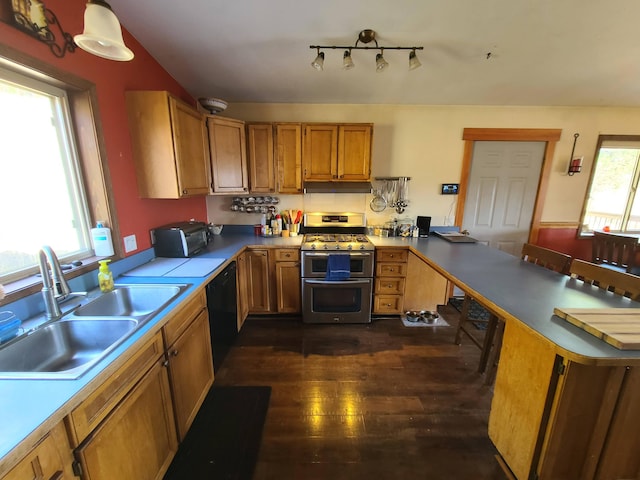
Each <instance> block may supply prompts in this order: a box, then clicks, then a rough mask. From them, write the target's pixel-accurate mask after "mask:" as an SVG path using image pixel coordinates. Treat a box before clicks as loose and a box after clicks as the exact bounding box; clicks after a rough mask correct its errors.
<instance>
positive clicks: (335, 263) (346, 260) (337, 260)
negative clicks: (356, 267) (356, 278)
mask: <svg viewBox="0 0 640 480" xmlns="http://www.w3.org/2000/svg"><path fill="white" fill-rule="evenodd" d="M350 276H351V260H350V256H349V254H330V255H329V258H328V260H327V274H326V275H325V277H324V279H325V280H346V279H348V278H349V277H350Z"/></svg>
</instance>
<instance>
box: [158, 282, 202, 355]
mask: <svg viewBox="0 0 640 480" xmlns="http://www.w3.org/2000/svg"><path fill="white" fill-rule="evenodd" d="M206 306H207V296H206V294H205V292H204V289H202V290H200V292H199V293H198V294H197V295H196V296H195V297H193V298H192V299H191V300H189V301H188V302H185V304H184V305H183V306H182V307H180V309H179V310H178V311H177V312H176V313H175V314H174V315H173V317H172V318H171V320H169V321H168V322H167V323H166V324H165V326H164V327H162V333H163V335H164V342H165V345H166V346H167V347H169V345H171V344H172V343H173V342H175V341H176V340H177V339H178V337H179V336H180V335H182V332H184V331H185V330H186V329H187V327H188V326H189V324H190V323H191V321H192V320H193V319H194V318H195V316H196V315H197V314H198V313H200V310H202V309H203V308H205V307H206Z"/></svg>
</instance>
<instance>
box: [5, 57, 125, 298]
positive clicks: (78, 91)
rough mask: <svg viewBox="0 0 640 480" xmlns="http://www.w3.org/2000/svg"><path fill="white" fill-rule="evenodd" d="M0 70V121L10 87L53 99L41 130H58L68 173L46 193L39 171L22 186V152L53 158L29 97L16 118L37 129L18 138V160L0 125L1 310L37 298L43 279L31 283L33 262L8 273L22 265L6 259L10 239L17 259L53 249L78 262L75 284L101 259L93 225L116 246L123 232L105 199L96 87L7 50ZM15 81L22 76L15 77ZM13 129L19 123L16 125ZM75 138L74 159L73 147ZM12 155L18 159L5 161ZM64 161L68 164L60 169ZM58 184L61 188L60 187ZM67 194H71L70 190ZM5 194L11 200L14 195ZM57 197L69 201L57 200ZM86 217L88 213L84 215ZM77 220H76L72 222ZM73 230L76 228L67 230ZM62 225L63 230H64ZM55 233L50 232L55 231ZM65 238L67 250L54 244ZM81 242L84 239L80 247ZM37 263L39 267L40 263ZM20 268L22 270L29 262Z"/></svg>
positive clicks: (64, 171)
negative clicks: (100, 223) (101, 224)
mask: <svg viewBox="0 0 640 480" xmlns="http://www.w3.org/2000/svg"><path fill="white" fill-rule="evenodd" d="M0 70H5V72H3V73H0V84H1V86H0V90H2V91H3V94H0V95H2V97H1V98H2V99H1V100H0V117H2V114H3V113H4V111H5V104H6V101H5V98H7V97H5V96H4V91H5V89H6V88H7V84H13V85H12V88H16V89H18V91H20V90H19V89H20V88H22V89H23V91H26V92H29V93H31V94H33V93H34V92H40V94H41V95H44V96H45V97H46V98H49V100H48V102H51V104H52V105H54V106H49V107H48V109H49V113H50V114H49V115H48V117H47V118H48V119H49V120H48V123H45V124H44V125H45V127H44V128H45V130H46V131H48V132H49V135H51V136H53V135H54V134H53V133H51V131H52V128H53V127H52V125H53V124H56V127H57V128H56V129H55V132H56V133H55V137H56V138H58V140H59V142H60V143H58V147H56V148H58V149H62V153H60V151H59V150H58V151H56V152H55V155H53V158H59V160H58V161H59V162H60V165H63V166H62V167H61V170H58V175H60V176H59V177H58V178H56V179H54V178H53V176H52V177H49V178H47V182H46V183H45V184H44V186H42V184H40V185H38V184H37V180H36V177H37V172H35V168H34V169H30V170H27V172H28V173H27V178H26V180H25V179H24V178H19V177H22V176H23V175H20V176H19V175H18V174H17V173H15V172H17V171H22V172H24V171H25V169H24V168H22V170H20V169H21V167H22V166H21V165H19V163H21V162H22V161H21V158H22V157H20V155H21V154H22V153H23V152H22V150H26V151H27V152H28V153H30V154H31V155H35V154H33V153H31V152H36V154H38V155H39V156H40V157H43V156H49V157H52V154H51V152H49V151H47V150H45V149H44V145H45V143H46V140H49V139H48V138H44V137H45V134H43V133H42V132H36V131H35V130H36V121H35V118H36V117H37V115H35V114H34V112H35V111H32V110H30V109H31V108H32V104H30V103H29V102H30V101H29V100H27V98H28V97H26V98H23V99H22V100H21V107H20V108H19V109H18V110H17V113H16V115H18V116H20V115H24V114H27V115H28V116H29V119H30V120H32V122H30V123H29V124H28V129H27V132H29V135H28V136H26V139H25V137H24V135H25V134H24V133H22V131H21V133H20V135H23V137H22V140H23V142H22V143H19V144H18V146H19V147H20V150H19V151H18V153H15V148H16V143H15V142H13V143H12V145H13V147H12V148H13V150H12V151H11V152H8V147H7V146H6V145H5V143H6V144H7V145H8V144H9V143H10V141H11V140H13V139H12V138H10V137H11V136H12V134H9V133H8V130H7V129H6V125H5V123H6V122H5V121H4V120H0V122H3V125H2V127H1V129H0V165H1V166H2V169H1V170H0V172H1V174H0V195H4V197H2V202H3V203H2V206H1V207H0V228H1V230H0V231H1V232H2V233H1V234H0V268H1V269H4V270H11V271H12V273H11V274H4V273H0V283H3V284H4V290H5V293H6V297H5V298H4V300H0V305H5V304H7V303H11V302H14V301H16V300H19V299H21V298H24V297H26V296H29V295H31V294H34V293H37V292H39V291H40V289H41V288H42V279H41V278H39V277H37V276H35V275H33V274H35V273H36V272H37V270H38V268H37V267H36V266H35V265H34V263H33V262H31V268H28V267H25V268H21V267H18V268H16V267H15V263H14V266H13V267H12V268H10V269H9V268H5V264H6V262H7V258H11V261H13V262H15V257H20V254H19V253H17V254H16V253H15V252H14V253H13V254H12V255H6V253H7V252H6V247H4V246H3V244H2V243H1V242H2V241H5V238H6V237H11V238H10V239H9V241H10V240H15V239H18V241H14V242H13V243H11V245H19V246H20V248H21V249H20V252H22V251H24V252H27V253H28V254H30V255H35V253H37V251H38V250H39V248H40V247H41V246H42V244H46V242H48V243H49V244H50V245H51V246H52V247H53V248H54V249H56V253H58V254H60V257H61V260H62V261H63V262H65V263H68V262H69V260H73V259H74V258H78V257H79V258H81V259H82V263H83V265H82V266H80V267H76V268H74V269H73V270H71V271H69V272H67V273H66V274H65V276H66V277H67V278H73V277H75V276H77V275H81V274H83V273H85V272H88V271H92V270H94V269H95V268H96V267H97V263H96V262H97V260H98V259H97V258H96V257H93V251H92V250H91V249H90V244H89V238H88V234H89V224H93V223H95V221H96V220H104V221H105V222H106V223H107V225H108V226H109V227H111V232H112V236H113V237H114V238H119V235H120V229H119V226H118V223H117V221H116V217H115V216H114V215H113V213H112V212H114V211H115V206H114V203H113V199H112V198H111V197H110V196H109V194H108V191H109V185H110V179H109V166H108V164H107V162H106V148H105V143H104V135H103V133H102V127H101V123H100V121H99V118H98V112H99V105H98V98H97V94H96V86H95V84H93V83H92V82H90V81H88V80H85V79H83V78H81V77H78V76H77V75H74V74H73V73H71V72H69V71H66V70H63V69H60V68H57V67H55V66H53V65H51V64H49V63H45V62H42V61H41V60H38V59H36V58H33V57H30V56H29V55H26V54H24V53H23V52H20V51H18V50H15V49H13V48H11V47H8V46H6V45H0ZM7 72H8V73H7ZM13 74H19V76H18V77H16V76H12V75H13ZM9 77H10V78H9ZM18 78H21V79H20V80H18ZM33 80H37V85H38V86H36V83H31V82H32V81H33ZM51 87H56V88H51ZM36 98H38V97H37V95H36ZM12 122H13V120H12ZM15 122H16V123H17V120H15ZM74 134H75V135H74ZM74 136H75V143H76V147H77V152H76V151H75V149H74V147H73V144H72V143H71V141H72V139H73V137H74ZM5 148H6V150H5ZM14 154H15V155H16V156H15V157H10V156H8V155H14ZM63 156H64V157H65V158H66V160H65V161H67V162H69V163H63V162H62V157H63ZM81 179H82V180H84V182H82V181H81ZM59 182H62V184H58V183H59ZM83 183H84V187H85V190H86V191H85V192H84V193H83V191H82V188H81V186H82V184H83ZM74 184H75V185H74ZM67 186H70V187H73V188H72V189H71V190H69V189H67ZM6 192H11V195H9V194H8V193H6ZM16 192H17V193H16ZM60 192H62V193H63V194H64V195H63V196H62V197H57V194H58V193H60ZM7 197H9V198H8V199H7ZM82 198H84V199H85V200H82ZM59 202H60V204H59ZM83 204H84V206H83ZM34 206H35V212H36V213H29V212H33V209H34ZM83 209H85V210H88V212H89V213H87V212H86V211H85V212H82V210H83ZM51 212H53V213H51ZM69 212H71V213H69ZM72 217H73V220H68V219H69V218H72ZM83 217H86V218H83ZM88 218H90V219H91V221H89V220H88ZM7 222H10V223H7ZM71 222H74V223H73V224H72V227H69V224H70V223H71ZM81 222H85V224H86V225H87V226H86V228H85V227H82V226H80V223H81ZM63 223H64V224H65V226H64V227H63V228H61V225H62V224H63ZM50 225H53V228H51V227H50ZM62 230H64V231H65V232H66V235H67V238H68V239H70V240H69V243H68V244H67V245H65V244H62V243H58V242H57V240H56V239H57V238H58V237H62V236H64V235H65V234H63V233H61V231H62ZM83 235H87V236H86V237H85V238H84V239H83V238H82V236H83ZM52 236H53V237H52ZM51 238H53V239H54V240H55V241H54V240H51ZM31 239H33V241H32V240H31ZM31 241H32V247H28V248H25V247H24V246H25V245H26V244H27V242H31ZM114 248H115V251H116V258H117V257H119V256H120V255H122V248H121V245H119V243H118V242H115V245H114ZM33 259H34V260H35V257H33ZM22 266H23V267H24V262H23V265H22Z"/></svg>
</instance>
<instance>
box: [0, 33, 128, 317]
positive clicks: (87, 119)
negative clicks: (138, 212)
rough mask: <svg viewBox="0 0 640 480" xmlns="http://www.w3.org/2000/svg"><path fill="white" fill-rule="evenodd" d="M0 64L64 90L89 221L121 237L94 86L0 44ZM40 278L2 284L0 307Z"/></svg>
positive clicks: (36, 286)
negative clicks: (102, 224)
mask: <svg viewBox="0 0 640 480" xmlns="http://www.w3.org/2000/svg"><path fill="white" fill-rule="evenodd" d="M0 66H2V67H3V68H5V69H8V70H13V71H15V72H16V73H20V74H22V75H26V76H30V77H33V78H35V79H37V80H40V81H42V82H45V83H48V84H50V85H52V86H54V87H57V88H60V89H62V90H64V91H65V92H66V93H67V97H68V102H69V113H70V116H71V128H72V130H73V135H74V137H75V143H76V148H77V153H78V160H79V164H80V170H81V172H80V175H81V177H82V183H83V186H84V192H85V196H86V200H87V208H88V210H89V215H90V221H91V223H92V224H94V223H95V222H96V221H97V220H104V221H106V222H107V224H108V225H109V227H110V228H111V232H112V236H113V238H114V239H118V238H120V228H119V225H118V221H117V218H116V215H115V211H116V210H115V202H114V199H113V198H112V197H111V195H109V194H108V192H111V191H112V188H111V177H110V175H109V166H108V164H107V160H106V159H107V155H106V146H105V143H104V135H103V133H102V124H101V122H100V114H99V108H98V97H97V93H96V85H95V84H94V83H93V82H90V81H89V80H86V79H84V78H81V77H79V76H77V75H75V74H72V73H70V72H67V71H64V70H61V69H59V68H57V67H55V66H53V65H50V64H48V63H45V62H43V61H41V60H38V59H36V58H34V57H31V56H29V55H26V54H24V53H22V52H20V51H18V50H16V49H14V48H12V47H9V46H7V45H2V44H0ZM113 258H114V259H119V258H123V249H122V245H120V242H118V241H116V242H114V257H113ZM97 260H98V257H88V258H85V259H83V265H82V266H81V267H78V268H75V269H73V270H72V271H70V272H68V273H66V274H65V276H66V277H67V278H74V277H76V276H79V275H81V274H83V273H86V272H89V271H92V270H95V269H96V268H97V266H98V265H97ZM41 287H42V280H41V279H40V278H38V277H36V276H28V277H25V278H23V279H20V280H17V281H15V282H11V283H9V284H6V285H4V288H5V293H6V297H5V298H4V300H0V306H1V305H5V304H7V303H11V302H14V301H16V300H19V299H20V298H23V297H26V296H28V295H31V294H33V293H36V292H38V291H40V289H41Z"/></svg>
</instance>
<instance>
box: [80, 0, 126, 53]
mask: <svg viewBox="0 0 640 480" xmlns="http://www.w3.org/2000/svg"><path fill="white" fill-rule="evenodd" d="M73 40H74V41H75V42H76V44H77V45H78V46H79V47H80V48H82V49H83V50H86V51H87V52H89V53H92V54H93V55H97V56H99V57H102V58H106V59H109V60H117V61H120V62H126V61H129V60H131V59H133V52H132V51H131V50H129V48H127V46H126V45H125V44H124V40H123V39H122V28H121V27H120V22H119V21H118V18H117V17H116V15H115V13H113V11H112V10H111V6H110V5H109V4H108V3H107V2H104V1H102V0H89V3H87V9H86V10H85V12H84V32H82V34H80V35H76V36H75V37H73Z"/></svg>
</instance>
